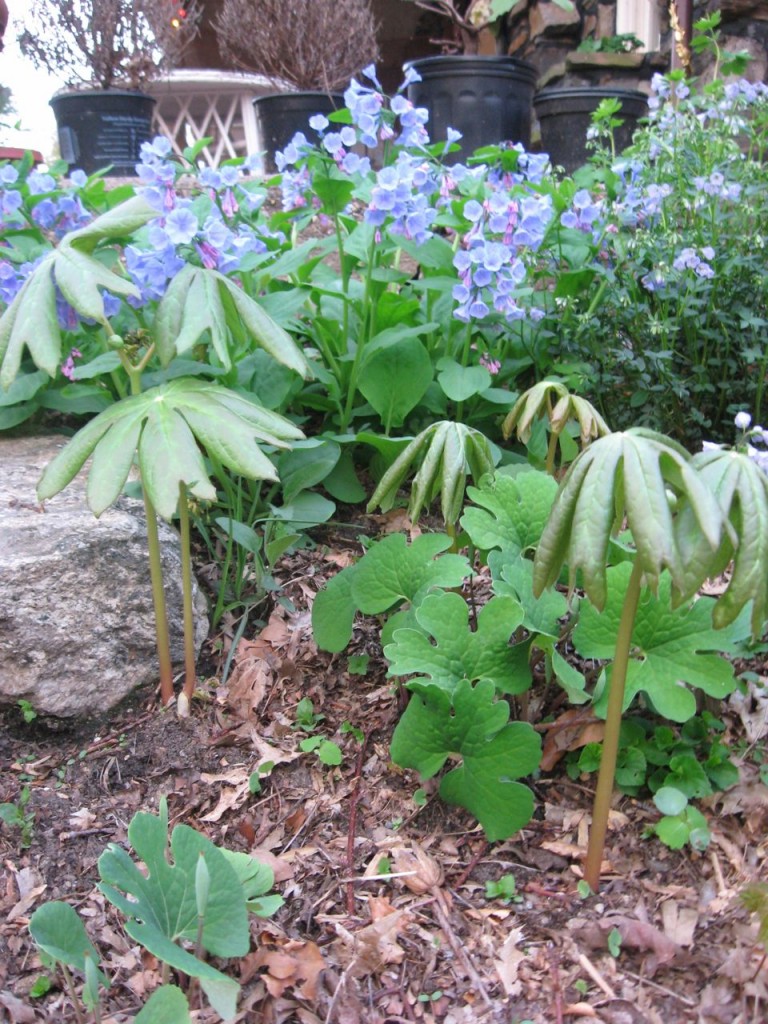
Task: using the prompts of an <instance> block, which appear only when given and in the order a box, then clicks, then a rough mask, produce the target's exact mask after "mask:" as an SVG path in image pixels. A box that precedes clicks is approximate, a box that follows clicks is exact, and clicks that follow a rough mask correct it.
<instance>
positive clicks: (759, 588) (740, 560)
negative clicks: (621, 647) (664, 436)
mask: <svg viewBox="0 0 768 1024" xmlns="http://www.w3.org/2000/svg"><path fill="white" fill-rule="evenodd" d="M693 464H694V466H695V467H696V469H697V470H698V472H699V474H700V475H701V477H702V478H703V480H704V481H705V483H706V484H707V485H708V487H709V488H710V490H711V491H712V493H713V494H714V495H715V498H716V500H717V503H718V505H719V506H720V508H721V510H722V513H723V515H724V516H725V518H726V520H727V522H728V525H729V527H730V529H729V530H727V531H726V533H725V535H724V537H723V544H722V548H721V552H720V560H719V564H716V565H715V567H714V572H712V571H711V569H712V566H711V565H710V564H709V562H708V561H707V558H708V548H707V545H706V540H705V538H704V537H703V536H702V534H701V531H700V530H699V529H697V527H696V523H695V520H694V517H693V515H692V513H691V510H690V509H689V508H687V507H686V508H684V509H682V510H681V513H680V515H679V516H678V517H677V521H676V523H675V527H676V533H677V537H678V544H679V545H680V547H681V549H683V550H684V551H685V555H686V559H687V562H688V564H689V565H691V566H692V567H693V569H692V570H691V571H692V574H693V575H694V577H695V575H696V574H697V569H698V567H699V565H700V564H701V563H703V564H704V566H705V568H709V569H710V572H709V574H710V575H714V574H715V573H716V572H718V571H720V570H721V569H723V568H725V566H726V565H727V564H728V563H729V562H730V561H731V559H732V560H733V567H732V570H731V574H730V579H729V581H728V586H727V587H726V589H725V592H724V593H723V594H722V595H721V596H720V597H719V599H718V601H717V604H716V606H715V612H714V620H713V621H714V624H715V626H716V627H718V628H720V627H722V626H727V625H729V624H730V623H732V622H733V621H734V620H735V619H736V618H737V616H738V615H739V613H740V612H741V610H742V609H743V608H744V607H745V605H747V604H748V603H749V602H750V601H751V602H752V623H751V624H752V635H753V637H755V638H758V637H760V636H761V635H762V633H763V630H764V627H765V622H766V619H767V618H768V474H766V473H765V472H764V471H763V470H762V469H760V467H759V466H758V465H757V463H756V462H755V461H754V460H753V459H750V458H749V456H748V455H747V454H746V453H744V452H737V451H730V450H728V449H710V450H706V451H703V452H698V453H697V454H696V455H694V457H693ZM698 571H699V572H700V571H701V570H700V569H698Z"/></svg>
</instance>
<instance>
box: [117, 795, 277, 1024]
mask: <svg viewBox="0 0 768 1024" xmlns="http://www.w3.org/2000/svg"><path fill="white" fill-rule="evenodd" d="M128 840H129V842H130V843H131V845H132V846H133V848H134V850H135V852H136V855H137V857H138V858H139V859H140V860H141V861H143V863H144V865H145V866H146V873H144V872H142V871H141V870H140V869H139V868H138V866H137V865H136V863H135V862H134V861H133V860H132V858H131V857H130V855H129V854H128V853H127V852H126V851H125V850H124V849H122V848H121V847H119V846H116V845H113V844H111V845H110V846H108V847H107V849H106V851H105V852H104V853H103V854H102V855H101V857H100V858H99V875H100V877H101V882H100V884H99V889H100V890H101V892H102V893H103V894H104V895H105V896H106V897H107V899H108V900H109V901H110V902H111V903H113V904H114V905H115V906H116V907H117V908H118V910H120V911H121V913H122V914H123V915H124V916H125V925H124V927H125V930H126V932H127V933H128V934H129V935H130V936H131V938H133V939H134V940H135V941H136V942H139V943H140V944H141V945H142V946H144V948H145V949H147V950H148V951H149V952H150V953H152V954H153V955H155V956H157V957H158V959H160V960H162V961H163V962H164V963H167V964H168V965H169V966H170V967H173V968H175V969H176V970H180V971H182V972H183V973H185V974H187V975H189V976H190V977H194V978H197V979H198V980H199V982H200V986H201V988H202V989H203V991H204V992H205V993H206V995H207V997H208V999H209V1001H210V1003H211V1006H213V1008H214V1009H215V1010H216V1011H217V1013H219V1014H220V1016H222V1017H224V1018H225V1019H228V1018H230V1017H232V1016H234V1014H235V1011H236V1004H237V996H238V992H239V985H238V984H237V982H235V981H234V980H233V979H231V978H229V977H227V976H226V975H225V974H222V972H221V971H218V970H216V968H214V967H211V966H210V965H209V964H207V963H206V962H205V961H204V960H201V959H200V956H199V955H197V952H202V951H203V950H205V951H207V952H208V953H211V954H212V955H214V956H220V957H232V956H243V955H244V954H245V953H246V952H247V951H248V949H249V946H250V931H249V927H248V917H247V914H248V910H249V909H251V908H250V906H249V904H251V903H252V902H253V903H255V907H256V908H260V907H261V906H262V903H261V901H260V900H259V897H260V896H262V895H263V894H264V893H265V892H267V890H268V889H269V888H270V887H271V884H272V872H271V870H270V869H269V868H267V867H266V866H264V865H261V864H258V862H255V861H254V859H253V858H251V857H249V856H248V855H247V854H240V853H233V852H231V851H225V850H221V849H219V848H218V847H216V846H214V844H213V843H211V842H210V840H208V839H206V837H205V836H203V835H201V834H200V833H199V832H196V831H195V830H194V829H192V828H190V827H189V826H188V825H176V826H175V828H174V829H173V831H172V833H171V836H170V844H169V841H168V812H167V808H166V805H165V802H164V801H162V802H161V805H160V814H159V816H156V815H153V814H147V813H146V812H143V811H139V812H138V813H137V814H136V815H134V817H133V819H132V821H131V823H130V825H129V826H128ZM201 864H203V865H204V875H205V879H206V882H205V890H204V893H201V889H200V886H201V881H200V871H201V868H200V865H201ZM269 906H270V904H267V908H269ZM183 943H193V944H195V949H196V953H190V952H189V951H188V950H187V949H185V948H184V945H183Z"/></svg>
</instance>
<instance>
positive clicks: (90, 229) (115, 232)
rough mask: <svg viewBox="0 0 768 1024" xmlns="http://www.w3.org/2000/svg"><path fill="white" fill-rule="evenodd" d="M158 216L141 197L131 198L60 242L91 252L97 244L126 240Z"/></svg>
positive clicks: (152, 207) (72, 232)
mask: <svg viewBox="0 0 768 1024" xmlns="http://www.w3.org/2000/svg"><path fill="white" fill-rule="evenodd" d="M158 216H159V215H158V212H157V210H156V209H155V208H154V206H151V205H150V204H149V203H148V202H147V200H146V199H145V198H144V197H143V196H132V197H131V198H130V199H126V200H125V202H123V203H119V204H118V205H117V206H113V207H112V209H111V210H107V212H106V213H102V214H101V215H100V216H98V217H96V218H95V219H94V220H92V221H91V222H90V224H86V225H85V227H82V228H78V229H77V230H76V231H70V232H69V234H68V235H65V236H64V239H62V241H66V243H67V244H68V245H71V246H72V247H73V248H75V249H80V250H81V251H83V252H93V250H94V249H95V248H96V246H97V245H98V244H99V242H104V241H112V240H117V239H122V238H126V237H127V236H129V235H132V234H133V233H134V231H138V229H139V228H141V227H143V226H144V225H145V224H147V223H148V222H149V221H151V220H155V219H156V218H157V217H158Z"/></svg>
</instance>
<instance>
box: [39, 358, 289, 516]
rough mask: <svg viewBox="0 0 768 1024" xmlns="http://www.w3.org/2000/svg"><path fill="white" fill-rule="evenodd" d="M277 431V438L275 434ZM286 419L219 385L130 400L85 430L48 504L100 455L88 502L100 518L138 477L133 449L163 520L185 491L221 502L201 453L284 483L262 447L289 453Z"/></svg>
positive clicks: (49, 471) (46, 477) (47, 483)
mask: <svg viewBox="0 0 768 1024" xmlns="http://www.w3.org/2000/svg"><path fill="white" fill-rule="evenodd" d="M268 428H273V432H272V433H270V432H268ZM297 433H299V434H300V432H299V431H297V428H296V427H294V426H293V424H290V423H289V422H288V421H287V420H284V419H283V417H281V416H278V415H277V414H276V413H273V412H269V411H268V410H266V409H259V408H257V407H256V406H254V405H253V404H252V403H250V402H248V401H246V400H244V399H242V398H240V396H238V395H235V394H233V393H232V392H229V391H227V390H226V389H225V388H223V387H221V386H220V385H218V384H212V383H210V382H207V381H201V380H198V379H195V378H192V379H189V378H177V379H175V380H172V381H169V382H168V383H166V384H162V385H160V386H159V387H157V388H151V389H150V390H149V391H145V392H143V393H142V394H140V395H136V396H132V397H130V398H125V399H123V400H122V401H120V402H117V403H116V404H115V405H113V406H111V407H110V408H109V409H107V410H105V411H104V412H103V413H100V414H99V415H98V416H97V417H96V418H95V419H94V420H92V421H91V422H90V423H89V424H87V425H86V426H85V427H83V429H82V430H80V431H79V432H78V433H77V434H76V435H75V436H74V438H72V440H71V441H70V442H69V444H68V445H67V446H66V447H65V448H64V449H63V451H62V452H60V453H59V455H57V456H56V458H55V459H54V460H53V461H52V462H51V463H50V464H49V465H48V466H47V467H46V469H45V471H44V473H43V476H42V478H41V480H40V483H39V484H38V496H39V498H40V500H41V501H42V500H44V499H46V498H50V497H52V496H53V495H54V494H57V493H58V492H59V491H60V490H62V489H63V488H64V487H66V485H67V484H68V483H69V482H70V481H71V480H72V479H73V478H74V477H75V476H76V474H77V473H78V472H79V471H80V469H81V468H82V466H83V464H84V463H85V461H86V459H87V458H88V457H89V456H90V455H91V454H93V455H94V464H95V468H96V478H95V480H94V483H93V485H92V486H91V485H90V484H89V488H88V500H89V504H90V507H91V509H92V510H93V511H94V512H95V513H96V514H97V515H98V514H100V513H101V512H103V511H104V508H105V507H107V506H106V505H105V502H109V501H110V499H111V500H114V498H115V497H116V496H117V494H119V493H120V490H121V488H122V486H123V484H124V483H125V478H126V475H127V472H128V470H129V469H130V451H129V448H130V444H131V441H134V442H137V443H138V445H139V462H140V465H141V472H142V477H143V480H144V483H145V486H146V487H147V490H148V492H149V494H150V497H151V498H152V500H153V503H154V504H155V507H156V508H157V511H158V512H159V514H160V515H162V516H164V517H166V518H171V516H172V515H173V514H174V512H175V511H176V507H177V504H178V497H179V487H180V485H181V484H184V485H185V486H187V487H188V488H189V489H190V490H191V491H192V493H194V494H196V495H197V496H198V497H200V498H204V499H208V500H212V499H214V498H215V496H216V492H215V488H214V487H213V485H212V483H211V482H210V480H209V478H208V475H207V472H206V470H205V465H204V462H203V459H202V456H201V454H200V451H199V449H198V445H201V446H203V447H204V448H205V450H206V452H207V453H208V454H210V455H213V456H215V458H217V459H218V461H219V462H221V463H223V464H224V465H225V466H227V467H228V468H230V469H232V470H233V471H234V472H235V473H240V474H242V475H243V476H248V477H251V478H253V479H268V480H276V479H277V474H276V472H275V469H274V466H273V465H272V463H271V462H270V460H269V459H268V458H267V456H266V455H264V453H263V452H262V451H261V449H260V448H259V445H258V443H257V439H266V440H267V442H268V443H270V444H278V445H283V446H284V442H283V441H281V440H280V439H279V437H277V436H275V434H287V435H289V436H290V435H293V436H295V435H296V434H297Z"/></svg>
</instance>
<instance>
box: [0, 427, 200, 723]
mask: <svg viewBox="0 0 768 1024" xmlns="http://www.w3.org/2000/svg"><path fill="white" fill-rule="evenodd" d="M64 443H65V441H64V439H63V438H60V437H39V438H21V439H0V704H15V703H16V702H17V701H18V700H20V699H24V700H27V701H29V702H30V704H31V705H32V706H33V707H34V708H35V710H36V711H38V712H39V713H42V714H46V715H55V716H58V717H62V718H69V717H74V716H78V715H86V714H96V713H102V712H104V711H106V710H107V709H109V708H111V707H113V706H114V705H115V704H117V703H118V702H119V701H121V700H122V699H123V698H124V697H125V696H126V695H127V694H129V693H130V692H131V691H132V690H134V689H136V687H138V686H143V685H145V684H153V683H156V682H157V680H158V674H159V673H158V663H157V651H156V644H155V624H154V611H153V604H152V589H151V584H150V575H149V562H148V558H147V530H146V519H145V517H144V508H143V504H142V502H140V501H134V500H130V499H127V498H121V499H120V500H119V502H118V503H117V504H116V505H115V506H114V507H113V508H111V509H108V510H107V511H106V512H104V514H103V515H102V516H101V517H100V518H99V519H96V518H95V517H94V516H93V514H92V513H91V511H90V510H89V509H88V507H87V505H86V502H85V474H84V473H81V474H80V476H78V477H77V479H76V480H73V481H72V483H71V484H70V485H69V486H68V487H67V488H66V489H65V490H64V491H62V492H61V493H60V494H58V495H57V496H56V497H55V498H53V499H52V500H51V501H48V502H46V503H45V507H44V508H43V507H41V506H40V504H39V503H38V501H37V497H36V494H35V488H36V486H37V482H38V480H39V478H40V475H41V473H42V471H43V469H44V467H45V466H46V464H47V463H48V462H50V460H51V459H52V458H53V456H54V455H55V454H56V453H57V452H58V451H59V450H60V448H61V447H62V446H63V444H64ZM86 469H87V467H86ZM160 540H161V546H162V564H163V576H164V580H165V590H166V599H167V602H168V617H169V628H170V632H171V643H172V656H173V660H174V663H180V662H181V661H183V639H182V638H183V621H182V596H181V558H180V548H179V540H178V536H177V534H176V532H175V531H174V530H172V529H171V528H170V527H168V526H166V525H165V524H164V523H161V524H160ZM195 607H196V623H195V637H196V648H197V650H198V652H199V650H200V647H201V646H202V643H203V641H204V639H205V637H206V636H207V633H208V620H207V616H206V602H205V598H204V597H203V595H202V594H201V593H200V592H199V590H197V587H196V586H195Z"/></svg>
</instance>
